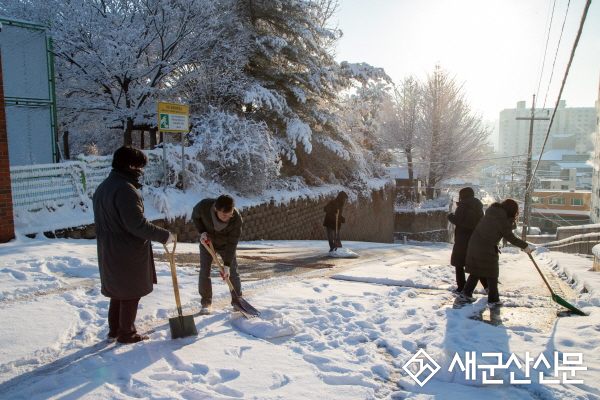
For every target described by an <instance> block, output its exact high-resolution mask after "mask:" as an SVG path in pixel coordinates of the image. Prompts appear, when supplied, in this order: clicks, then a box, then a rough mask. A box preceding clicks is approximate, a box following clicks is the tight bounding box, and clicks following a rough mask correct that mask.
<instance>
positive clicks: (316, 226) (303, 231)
mask: <svg viewBox="0 0 600 400" xmlns="http://www.w3.org/2000/svg"><path fill="white" fill-rule="evenodd" d="M333 198H334V196H332V197H331V198H326V199H320V200H311V199H296V200H292V201H290V203H289V204H281V205H275V204H274V203H273V202H271V203H270V204H261V205H259V206H254V207H250V208H248V209H244V210H242V211H241V213H242V218H243V219H244V227H243V229H242V237H241V240H243V241H252V240H327V235H326V233H325V228H324V227H323V219H324V217H325V212H324V211H323V207H325V204H327V202H328V201H329V200H331V199H333ZM394 198H395V196H394V188H393V187H391V186H388V187H386V188H385V189H381V190H374V191H373V192H372V194H371V198H364V199H360V200H358V201H357V202H355V203H347V204H346V205H345V206H344V217H345V218H346V223H345V224H344V225H342V240H356V241H363V242H380V243H393V242H394ZM153 223H155V224H156V225H158V226H160V227H163V228H165V229H168V230H169V231H171V232H173V233H176V234H177V239H178V241H180V242H188V243H197V242H199V241H200V234H199V233H198V232H197V231H196V228H195V227H194V224H193V222H192V221H186V220H185V218H176V219H175V220H174V221H167V220H158V221H153ZM45 234H46V236H50V237H69V238H74V239H80V238H85V239H92V238H95V236H96V232H95V227H94V226H85V227H79V228H76V229H65V230H62V231H57V232H54V233H50V232H46V233H45Z"/></svg>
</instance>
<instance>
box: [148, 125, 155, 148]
mask: <svg viewBox="0 0 600 400" xmlns="http://www.w3.org/2000/svg"><path fill="white" fill-rule="evenodd" d="M148 132H149V134H150V149H151V150H154V149H155V148H156V128H150V130H149V131H148Z"/></svg>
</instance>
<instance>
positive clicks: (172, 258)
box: [163, 234, 183, 317]
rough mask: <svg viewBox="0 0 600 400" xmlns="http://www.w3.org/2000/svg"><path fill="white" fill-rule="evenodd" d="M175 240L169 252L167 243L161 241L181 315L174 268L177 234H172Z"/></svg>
mask: <svg viewBox="0 0 600 400" xmlns="http://www.w3.org/2000/svg"><path fill="white" fill-rule="evenodd" d="M173 237H175V241H174V242H173V251H172V252H170V251H169V249H168V248H167V245H166V244H164V243H163V247H164V248H165V252H166V253H167V258H168V259H169V264H170V265H171V278H172V279H173V291H174V292H175V302H176V303H177V313H178V314H179V316H180V317H181V316H183V314H182V312H181V300H180V299H179V284H178V283H177V271H176V270H175V248H176V247H177V235H176V234H174V235H173Z"/></svg>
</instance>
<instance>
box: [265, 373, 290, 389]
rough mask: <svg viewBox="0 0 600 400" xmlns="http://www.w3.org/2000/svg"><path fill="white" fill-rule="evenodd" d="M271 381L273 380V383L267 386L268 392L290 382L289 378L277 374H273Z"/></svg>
mask: <svg viewBox="0 0 600 400" xmlns="http://www.w3.org/2000/svg"><path fill="white" fill-rule="evenodd" d="M273 379H274V380H275V383H274V384H272V385H271V386H269V389H270V390H277V389H279V388H281V387H283V386H285V385H287V384H288V383H290V382H291V381H292V380H291V379H290V377H289V376H287V375H286V374H280V373H279V372H273Z"/></svg>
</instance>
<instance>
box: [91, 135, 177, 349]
mask: <svg viewBox="0 0 600 400" xmlns="http://www.w3.org/2000/svg"><path fill="white" fill-rule="evenodd" d="M147 163H148V157H146V155H145V154H144V153H143V152H142V151H140V150H138V149H136V148H133V147H126V146H124V147H121V148H119V149H118V150H117V151H116V152H115V154H114V156H113V161H112V167H113V169H112V171H111V172H110V174H109V176H108V178H106V179H105V180H104V181H103V182H102V183H101V184H100V185H99V186H98V188H97V189H96V192H95V193H94V197H93V206H94V222H95V224H96V232H97V241H98V267H99V269H100V281H101V285H102V286H101V292H102V294H103V295H104V296H106V297H110V305H109V308H108V328H109V332H108V340H109V341H113V340H114V339H116V340H117V342H119V343H137V342H140V341H142V340H147V339H148V336H141V335H138V334H137V330H136V328H135V317H136V315H137V308H138V303H139V301H140V299H141V298H142V297H143V296H146V295H147V294H149V293H150V292H152V289H153V284H154V283H157V279H156V270H155V267H154V258H153V255H152V245H151V243H150V241H151V240H153V241H156V242H161V243H165V244H169V243H172V242H173V241H174V240H175V238H174V237H173V235H172V234H171V233H170V232H169V231H166V230H165V229H162V228H160V227H158V226H156V225H154V224H152V223H150V222H149V221H148V220H146V217H145V216H144V203H143V201H142V196H140V194H139V192H138V189H139V188H141V187H142V185H141V184H140V183H139V182H138V180H139V178H140V177H141V176H142V175H143V173H142V168H143V167H144V166H146V164H147Z"/></svg>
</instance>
